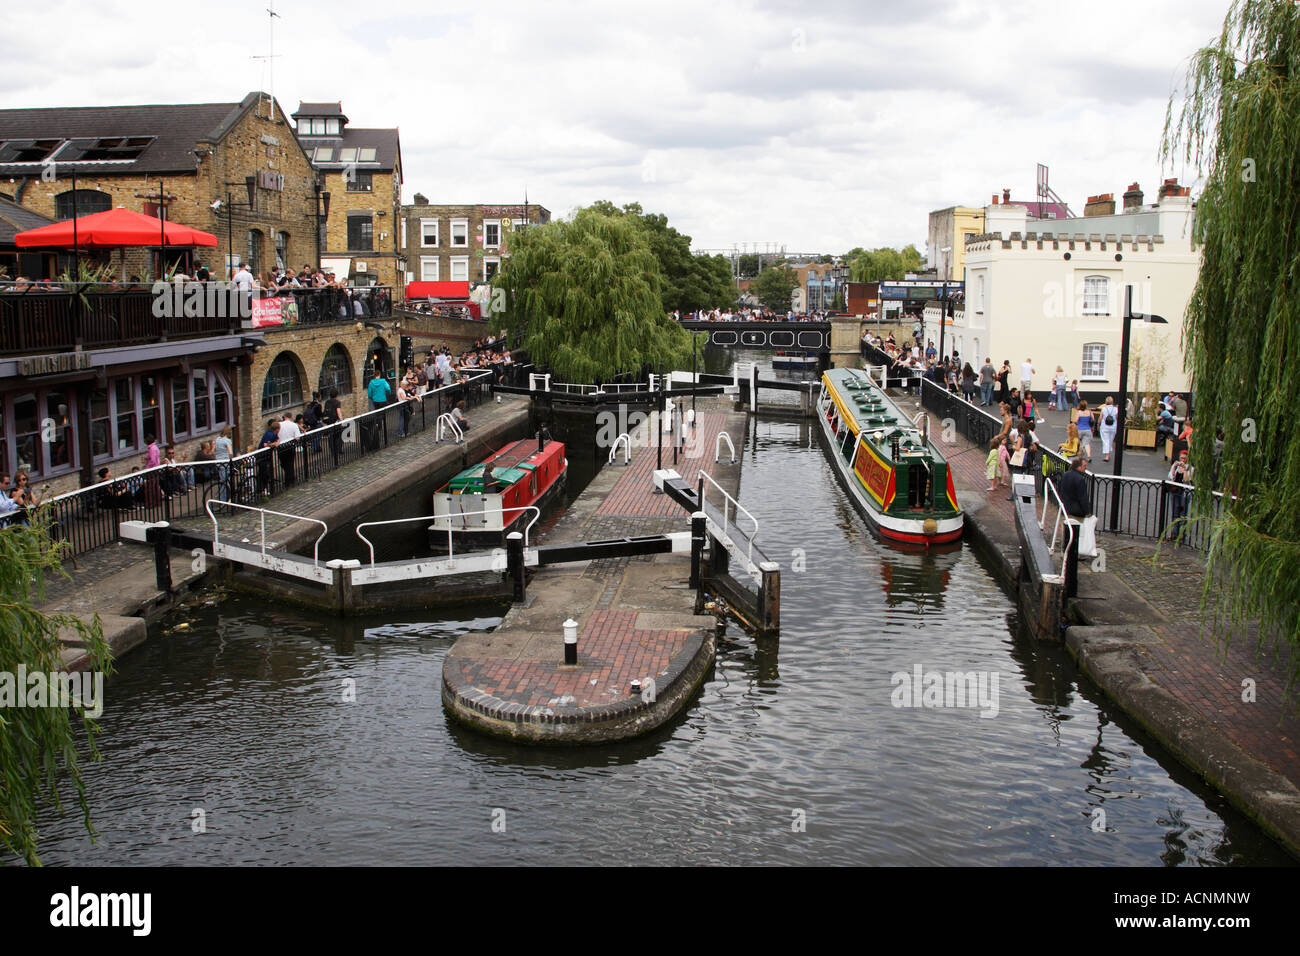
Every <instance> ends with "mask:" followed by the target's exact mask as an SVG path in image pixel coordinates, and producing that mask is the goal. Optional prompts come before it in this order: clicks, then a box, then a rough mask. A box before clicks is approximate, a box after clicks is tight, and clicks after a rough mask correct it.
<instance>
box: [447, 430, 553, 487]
mask: <svg viewBox="0 0 1300 956" xmlns="http://www.w3.org/2000/svg"><path fill="white" fill-rule="evenodd" d="M563 449H564V443H563V442H558V441H549V442H547V443H546V448H545V449H543V450H541V451H538V449H537V440H536V439H535V438H525V439H522V440H521V441H517V442H515V443H514V444H511V445H506V446H505V447H504V448H502V449H501V450H500V451H498V452H497V453H496V454H495V455H493V456H492V457H491V458H488V459H487V460H486V461H481V462H479V463H478V464H477V465H471V466H470V467H469V468H466V469H464V470H463V471H460V472H457V474H456V476H455V477H454V478H452V479H451V481H449V482H447V484H446V489H445V490H447V491H457V490H461V489H464V488H466V487H468V486H478V485H479V484H480V483H481V482H482V479H483V468H484V466H486V465H491V466H492V477H493V478H494V479H495V480H497V481H499V482H501V483H502V484H503V485H513V484H514V483H515V482H516V481H518V480H519V479H521V478H523V477H524V476H525V475H527V474H528V473H529V472H531V471H536V470H537V466H538V465H539V464H540V463H541V461H542V459H543V458H546V457H548V456H550V455H553V454H556V453H562V452H563Z"/></svg>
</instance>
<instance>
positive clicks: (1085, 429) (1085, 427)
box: [1074, 399, 1092, 460]
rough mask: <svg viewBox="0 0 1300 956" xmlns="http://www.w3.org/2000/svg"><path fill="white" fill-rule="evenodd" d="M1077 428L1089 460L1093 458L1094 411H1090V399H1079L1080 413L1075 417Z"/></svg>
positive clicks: (1084, 453) (1085, 454)
mask: <svg viewBox="0 0 1300 956" xmlns="http://www.w3.org/2000/svg"><path fill="white" fill-rule="evenodd" d="M1074 425H1075V430H1076V431H1078V433H1079V443H1080V445H1082V447H1083V455H1084V458H1085V459H1087V460H1091V459H1092V412H1090V411H1088V400H1087V399H1080V400H1079V413H1078V415H1076V416H1075V419H1074Z"/></svg>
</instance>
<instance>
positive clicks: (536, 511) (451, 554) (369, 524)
mask: <svg viewBox="0 0 1300 956" xmlns="http://www.w3.org/2000/svg"><path fill="white" fill-rule="evenodd" d="M526 511H531V512H532V513H533V516H532V518H531V519H530V520H529V522H528V523H527V524H526V525H524V530H523V535H524V547H525V548H527V547H528V533H529V532H530V531H531V530H532V528H533V525H535V524H537V520H538V518H540V517H541V516H542V511H541V509H540V508H538V507H537V506H536V505H520V506H518V507H515V508H505V509H497V508H483V509H481V510H477V511H458V512H456V513H455V514H454V515H452V514H450V513H447V514H433V515H420V516H418V517H415V518H394V519H392V520H390V521H363V522H362V523H361V524H359V525H357V528H356V531H357V537H358V538H360V539H361V540H362V541H364V542H365V543H366V547H367V548H369V549H370V566H371V567H374V565H375V545H374V542H373V541H371V540H370V539H369V538H367V537H366V536H365V535H364V534H362V533H361V529H362V528H378V527H382V526H384V525H394V524H413V523H414V522H417V521H432V522H437V521H439V520H443V519H446V520H447V559H448V561H449V562H454V561H455V557H456V552H455V549H454V547H453V542H452V535H453V534H454V533H455V532H456V531H458V530H464V529H460V528H453V527H452V525H451V520H450V519H451V518H453V517H470V516H472V515H490V514H498V513H499V514H501V516H502V523H503V525H504V524H508V523H509V522H506V521H505V516H506V515H507V514H514V515H520V514H522V513H523V512H526ZM510 520H511V521H513V520H515V519H514V518H512V519H510ZM429 530H430V531H434V530H436V529H435V528H433V527H432V526H430V528H429Z"/></svg>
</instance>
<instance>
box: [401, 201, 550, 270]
mask: <svg viewBox="0 0 1300 956" xmlns="http://www.w3.org/2000/svg"><path fill="white" fill-rule="evenodd" d="M401 214H402V221H401V224H400V231H399V236H400V243H401V248H402V249H403V250H404V251H405V254H406V257H407V262H408V267H407V268H408V271H407V274H406V280H407V281H408V282H417V281H424V282H439V281H442V282H487V281H488V280H489V279H491V278H492V276H493V275H495V273H496V271H497V270H498V269H500V268H501V263H502V261H503V260H505V259H507V258H509V256H510V234H511V233H512V232H513V231H514V230H515V229H517V228H519V227H520V226H522V225H524V224H525V223H529V224H531V225H545V224H546V223H548V222H550V221H551V213H550V211H549V210H547V209H545V208H544V207H542V206H539V205H537V204H536V203H518V204H514V205H501V206H489V205H441V206H433V205H430V204H429V200H428V199H426V198H425V197H424V196H422V195H420V194H419V193H416V194H415V202H414V204H412V205H410V206H402V207H401Z"/></svg>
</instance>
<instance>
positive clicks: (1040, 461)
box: [864, 345, 1231, 551]
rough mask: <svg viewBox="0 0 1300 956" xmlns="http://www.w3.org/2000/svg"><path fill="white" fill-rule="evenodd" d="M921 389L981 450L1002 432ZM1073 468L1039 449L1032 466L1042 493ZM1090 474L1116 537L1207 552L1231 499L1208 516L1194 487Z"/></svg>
mask: <svg viewBox="0 0 1300 956" xmlns="http://www.w3.org/2000/svg"><path fill="white" fill-rule="evenodd" d="M867 347H869V346H865V345H864V348H867ZM871 348H872V349H873V351H877V352H878V351H879V350H877V349H874V347H871ZM880 354H882V355H883V354H884V353H880ZM921 391H922V398H921V404H922V406H923V407H925V408H926V409H928V410H929V411H932V412H934V413H935V414H936V415H937V416H938V417H939V418H940V419H944V420H951V421H952V422H953V423H954V424H955V426H956V428H957V431H958V432H959V433H960V434H961V435H962V437H964V438H966V439H967V440H968V441H970V442H973V443H974V444H975V445H977V446H978V447H980V448H983V449H987V448H988V446H989V442H991V441H992V440H993V437H994V436H995V435H997V434H998V433H999V432H1001V431H1002V420H1001V419H999V418H995V417H994V416H993V415H990V414H989V413H988V412H986V411H984V410H983V409H982V408H980V407H978V406H976V405H973V404H971V403H970V402H968V401H966V400H965V399H964V398H962V397H961V396H960V395H954V394H953V393H952V392H949V391H948V390H947V389H945V388H943V387H941V386H940V385H938V384H937V383H935V382H931V381H929V380H926V381H924V382H923V383H922V388H921ZM1069 467H1070V463H1069V461H1067V460H1066V459H1065V458H1064V457H1062V456H1061V455H1059V454H1057V453H1056V452H1054V451H1051V450H1049V449H1046V448H1041V447H1040V448H1039V451H1038V457H1037V459H1036V461H1035V462H1034V477H1035V483H1036V485H1037V486H1038V491H1039V493H1040V494H1041V493H1042V490H1043V489H1042V482H1043V480H1044V479H1051V478H1055V477H1056V476H1058V475H1061V474H1063V473H1064V472H1065V471H1066V469H1068V468H1069ZM1086 474H1087V477H1088V487H1089V490H1090V492H1091V496H1092V509H1093V514H1095V515H1096V516H1097V519H1098V520H1097V525H1098V528H1099V529H1101V530H1105V531H1111V532H1114V533H1115V534H1125V535H1131V536H1133V537H1137V538H1170V539H1173V540H1177V541H1179V542H1180V543H1182V544H1186V545H1189V546H1190V547H1193V548H1196V549H1198V550H1202V551H1203V550H1205V549H1206V548H1207V547H1208V546H1209V538H1210V530H1209V524H1210V521H1211V520H1213V519H1217V518H1220V517H1222V516H1223V513H1224V509H1225V508H1226V507H1227V506H1228V505H1229V504H1231V499H1227V498H1225V497H1224V495H1223V494H1222V493H1221V492H1217V491H1216V492H1214V495H1213V497H1212V501H1213V504H1212V506H1211V509H1210V511H1209V513H1204V512H1201V511H1198V510H1197V509H1196V508H1195V506H1194V502H1193V494H1192V487H1191V486H1190V485H1184V484H1179V483H1178V482H1173V481H1167V480H1162V479H1159V478H1137V477H1132V476H1127V475H1120V476H1115V475H1099V474H1095V473H1094V472H1091V471H1089V472H1086ZM1207 519H1208V520H1207Z"/></svg>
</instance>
